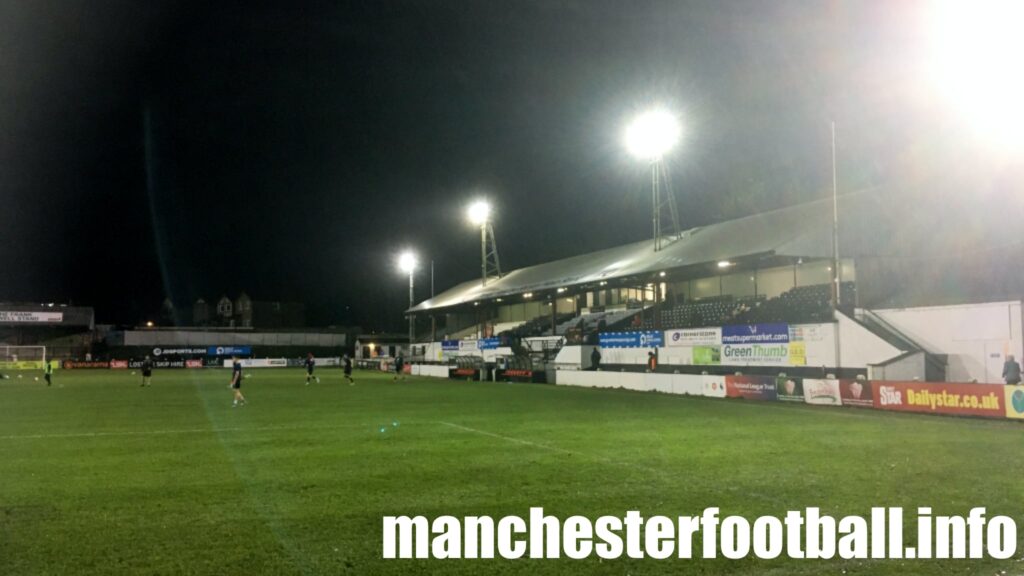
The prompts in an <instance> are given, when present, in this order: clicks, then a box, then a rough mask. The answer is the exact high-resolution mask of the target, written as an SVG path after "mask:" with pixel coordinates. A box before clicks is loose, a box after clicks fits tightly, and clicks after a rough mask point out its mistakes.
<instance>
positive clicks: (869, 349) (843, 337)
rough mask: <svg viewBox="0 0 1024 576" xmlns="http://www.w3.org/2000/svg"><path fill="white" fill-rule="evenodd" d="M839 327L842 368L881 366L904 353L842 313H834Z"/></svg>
mask: <svg viewBox="0 0 1024 576" xmlns="http://www.w3.org/2000/svg"><path fill="white" fill-rule="evenodd" d="M836 319H837V321H838V322H837V325H838V326H839V361H840V363H842V365H843V367H844V368H866V367H867V366H868V365H869V364H881V363H882V362H885V361H886V360H891V359H892V358H895V357H897V356H899V355H900V354H902V353H903V352H905V350H900V349H899V348H897V347H895V346H893V345H892V344H889V343H888V342H886V341H885V340H882V339H881V338H879V337H878V336H875V334H874V333H873V332H871V331H870V330H868V329H867V328H865V327H863V326H861V325H860V324H859V323H857V321H855V320H853V319H852V318H849V317H848V316H846V315H845V314H843V313H842V312H837V313H836Z"/></svg>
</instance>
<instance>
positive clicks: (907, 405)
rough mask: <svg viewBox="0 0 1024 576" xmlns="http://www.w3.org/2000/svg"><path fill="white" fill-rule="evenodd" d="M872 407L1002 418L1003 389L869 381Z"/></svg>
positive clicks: (991, 385)
mask: <svg viewBox="0 0 1024 576" xmlns="http://www.w3.org/2000/svg"><path fill="white" fill-rule="evenodd" d="M871 386H872V392H873V393H874V407H875V408H878V409H880V410H897V411H900V412H925V413H931V414H956V415H960V416H984V417H988V418H1005V417H1006V409H1005V406H1004V404H1005V401H1006V396H1005V391H1004V390H1003V387H1002V386H1001V385H998V384H988V385H986V384H955V383H947V382H877V381H876V382H872V383H871Z"/></svg>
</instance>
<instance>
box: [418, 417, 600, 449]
mask: <svg viewBox="0 0 1024 576" xmlns="http://www.w3.org/2000/svg"><path fill="white" fill-rule="evenodd" d="M438 424H441V425H443V426H448V427H449V428H455V429H456V430H462V431H463V432H471V433H473V434H480V435H482V436H490V437H491V438H497V439H498V440H504V441H506V442H512V443H513V444H522V445H523V446H531V447H533V448H540V449H542V450H548V451H551V452H558V453H561V454H576V455H578V456H586V454H584V453H582V452H575V451H573V450H566V449H565V448H559V447H557V446H550V445H548V444H540V443H537V442H531V441H529V440H523V439H522V438H514V437H512V436H505V435H504V434H496V433H494V432H488V431H486V430H478V429H476V428H470V427H469V426H463V425H461V424H453V423H451V422H443V421H438Z"/></svg>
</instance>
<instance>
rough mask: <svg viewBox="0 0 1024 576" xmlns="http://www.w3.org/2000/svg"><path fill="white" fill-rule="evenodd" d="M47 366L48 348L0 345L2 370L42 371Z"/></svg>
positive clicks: (0, 366)
mask: <svg viewBox="0 0 1024 576" xmlns="http://www.w3.org/2000/svg"><path fill="white" fill-rule="evenodd" d="M45 366H46V346H5V345H2V344H0V369H2V370H42V369H43V368H44V367H45Z"/></svg>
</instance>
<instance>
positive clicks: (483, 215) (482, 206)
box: [466, 200, 491, 226]
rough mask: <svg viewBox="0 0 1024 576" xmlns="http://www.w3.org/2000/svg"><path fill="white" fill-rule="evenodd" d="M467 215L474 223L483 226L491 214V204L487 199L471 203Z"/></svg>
mask: <svg viewBox="0 0 1024 576" xmlns="http://www.w3.org/2000/svg"><path fill="white" fill-rule="evenodd" d="M466 215H467V216H468V217H469V221H470V223H472V224H473V225H475V226H483V225H484V224H486V223H487V220H488V218H490V216H491V205H490V204H488V203H487V201H486V200H477V201H476V202H473V203H472V204H470V205H469V209H468V210H466Z"/></svg>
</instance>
